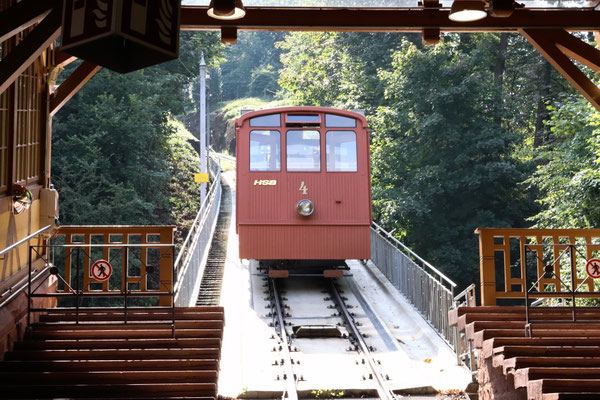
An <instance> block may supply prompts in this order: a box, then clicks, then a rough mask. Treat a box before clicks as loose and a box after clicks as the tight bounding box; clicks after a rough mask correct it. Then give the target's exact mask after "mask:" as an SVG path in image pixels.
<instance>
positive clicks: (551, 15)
mask: <svg viewBox="0 0 600 400" xmlns="http://www.w3.org/2000/svg"><path fill="white" fill-rule="evenodd" d="M449 13H450V10H448V9H439V8H434V7H424V8H419V9H398V8H396V9H393V8H389V9H368V8H361V9H356V8H355V9H333V8H327V9H319V8H311V9H309V8H292V7H290V8H267V7H246V16H245V17H244V18H242V19H239V20H235V21H222V20H216V19H213V18H210V17H209V16H208V15H207V14H206V7H200V6H182V9H181V29H182V30H219V29H221V27H222V26H236V27H237V28H238V29H239V30H259V31H260V30H263V31H274V30H281V31H359V32H421V31H422V30H423V29H427V28H440V29H441V30H442V31H447V32H509V31H516V30H518V29H551V28H562V29H566V30H569V31H595V30H598V29H600V11H597V10H594V9H555V10H545V9H544V10H542V9H517V10H515V11H514V12H513V13H512V15H511V16H510V17H507V18H494V17H490V16H488V17H487V18H484V19H482V20H480V21H474V22H456V21H451V20H450V19H448V14H449Z"/></svg>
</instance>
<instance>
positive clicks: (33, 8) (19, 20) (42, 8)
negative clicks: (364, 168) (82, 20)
mask: <svg viewBox="0 0 600 400" xmlns="http://www.w3.org/2000/svg"><path fill="white" fill-rule="evenodd" d="M54 6H56V2H54V1H39V0H23V1H20V2H18V3H16V4H15V5H13V6H12V7H10V8H8V9H6V10H4V11H2V12H0V42H3V41H5V40H6V39H8V38H10V37H12V36H14V35H16V34H17V33H19V32H21V31H22V30H23V29H25V28H28V27H30V26H31V25H33V24H35V23H36V22H38V21H40V20H41V19H43V18H44V17H46V16H47V15H48V14H49V13H50V11H52V8H53V7H54Z"/></svg>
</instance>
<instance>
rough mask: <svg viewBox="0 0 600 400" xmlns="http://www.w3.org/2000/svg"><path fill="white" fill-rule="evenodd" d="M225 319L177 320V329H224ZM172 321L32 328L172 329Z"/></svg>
mask: <svg viewBox="0 0 600 400" xmlns="http://www.w3.org/2000/svg"><path fill="white" fill-rule="evenodd" d="M223 325H224V322H223V320H187V321H179V320H177V321H175V329H222V328H223ZM171 326H172V321H169V320H165V321H161V322H160V323H159V322H154V323H148V322H131V323H128V324H125V323H122V322H97V321H94V322H93V323H90V322H88V323H82V324H74V323H72V322H56V323H37V324H32V329H34V330H36V331H37V332H43V331H86V330H94V331H105V330H115V329H119V330H122V331H136V330H151V329H171Z"/></svg>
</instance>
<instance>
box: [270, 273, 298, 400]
mask: <svg viewBox="0 0 600 400" xmlns="http://www.w3.org/2000/svg"><path fill="white" fill-rule="evenodd" d="M269 289H270V290H271V295H272V301H273V305H274V306H275V312H276V314H277V323H278V324H279V337H280V338H281V342H282V346H281V351H282V353H283V356H284V360H285V366H284V370H285V373H286V375H287V379H285V378H286V377H284V380H285V381H286V383H285V384H286V389H287V398H288V399H290V400H298V389H297V387H296V378H295V376H294V370H293V369H292V356H291V354H290V343H289V342H288V336H287V332H286V331H285V320H284V318H283V308H282V307H281V301H280V298H279V291H278V290H277V283H276V282H275V279H271V278H269ZM283 398H285V394H284V397H283Z"/></svg>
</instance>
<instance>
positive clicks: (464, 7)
mask: <svg viewBox="0 0 600 400" xmlns="http://www.w3.org/2000/svg"><path fill="white" fill-rule="evenodd" d="M485 17H487V12H486V11H485V4H484V3H483V1H480V0H454V3H452V7H451V8H450V15H448V18H450V19H451V20H452V21H456V22H473V21H479V20H480V19H484V18H485Z"/></svg>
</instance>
